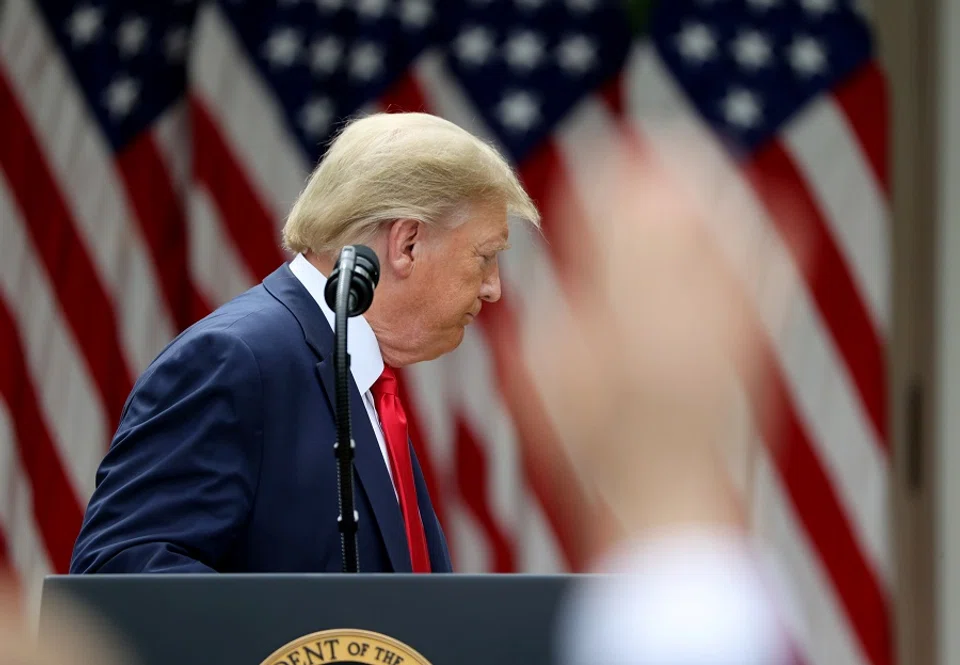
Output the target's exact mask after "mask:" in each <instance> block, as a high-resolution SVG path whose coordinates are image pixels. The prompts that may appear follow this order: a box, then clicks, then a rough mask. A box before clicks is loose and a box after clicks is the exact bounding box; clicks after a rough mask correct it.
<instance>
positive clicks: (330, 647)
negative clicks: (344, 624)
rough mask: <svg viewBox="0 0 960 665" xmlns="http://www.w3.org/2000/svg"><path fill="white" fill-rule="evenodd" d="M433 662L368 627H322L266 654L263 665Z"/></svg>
mask: <svg viewBox="0 0 960 665" xmlns="http://www.w3.org/2000/svg"><path fill="white" fill-rule="evenodd" d="M329 663H354V664H357V665H359V664H364V665H431V664H430V662H429V661H428V660H427V659H426V658H424V657H423V656H422V655H421V654H420V653H419V652H417V650H416V649H413V648H411V647H409V646H407V645H406V644H404V643H403V642H400V641H398V640H395V639H393V638H392V637H388V636H386V635H381V634H380V633H374V632H371V631H368V630H357V629H353V628H349V629H348V628H345V629H335V630H322V631H319V632H316V633H310V634H309V635H304V636H303V637H299V638H297V639H295V640H293V641H292V642H288V643H287V644H285V645H283V646H282V647H280V648H279V649H277V650H276V651H274V652H273V653H272V654H270V655H269V656H267V657H266V658H265V659H264V660H263V662H262V663H261V664H260V665H328V664H329Z"/></svg>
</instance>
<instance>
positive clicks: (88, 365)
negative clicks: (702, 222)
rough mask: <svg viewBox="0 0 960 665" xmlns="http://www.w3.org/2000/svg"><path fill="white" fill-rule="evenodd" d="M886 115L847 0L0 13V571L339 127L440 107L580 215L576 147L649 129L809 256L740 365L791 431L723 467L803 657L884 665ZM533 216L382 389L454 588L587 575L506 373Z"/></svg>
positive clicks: (273, 254) (403, 1) (88, 467)
mask: <svg viewBox="0 0 960 665" xmlns="http://www.w3.org/2000/svg"><path fill="white" fill-rule="evenodd" d="M886 108H887V96H886V90H885V80H884V75H883V73H882V72H881V70H880V68H879V67H878V64H877V61H876V58H875V54H874V51H873V42H872V36H871V32H870V28H869V20H868V17H867V15H866V10H865V8H864V7H863V6H861V5H860V4H859V3H855V2H852V1H850V0H665V1H664V2H660V3H655V2H649V1H642V0H640V1H637V0H635V1H633V2H621V1H614V0H608V1H606V2H605V1H603V0H464V1H463V2H451V1H448V0H444V2H440V1H439V0H277V1H276V2H267V1H266V0H249V1H242V0H219V1H198V0H186V1H176V2H164V3H158V2H146V1H144V2H133V1H125V2H119V1H113V0H85V1H81V2H75V1H73V0H46V1H44V2H32V1H29V0H6V2H3V3H0V127H2V128H3V129H2V132H3V133H2V140H0V359H2V364H0V559H5V560H6V562H7V564H8V565H9V567H10V568H11V570H12V571H13V572H14V574H15V576H16V577H17V578H18V579H19V581H20V583H21V587H22V589H23V592H24V597H25V598H26V599H27V601H28V607H30V608H33V609H35V608H36V603H37V599H38V592H39V583H40V580H41V579H42V577H43V575H45V574H48V573H52V572H64V571H66V570H67V567H68V562H69V558H70V553H71V549H72V545H73V539H74V537H75V535H76V533H77V531H78V529H79V525H80V521H81V517H82V511H83V507H84V505H85V502H86V500H87V498H88V497H89V495H90V493H91V492H92V489H93V483H94V473H95V469H96V467H97V464H98V462H99V460H100V458H101V456H102V454H103V452H104V449H105V447H106V445H107V444H108V442H109V440H110V438H111V435H112V433H113V429H114V427H115V425H116V422H117V420H118V416H119V412H120V409H121V408H122V405H123V402H124V400H125V398H126V396H127V394H128V392H129V390H130V388H131V385H132V382H133V379H134V378H135V376H136V375H137V374H138V372H140V371H141V370H142V369H143V368H144V367H145V366H146V365H147V364H148V363H149V362H150V360H151V359H152V358H153V357H154V355H155V354H156V353H157V352H158V351H159V349H160V348H161V347H162V346H163V344H164V343H165V342H167V341H168V340H169V339H171V338H172V337H173V336H174V335H175V333H176V332H177V331H179V330H181V329H183V328H184V327H185V326H187V325H189V324H190V323H192V322H193V321H195V320H197V319H198V318H200V317H201V316H203V315H204V314H206V313H208V312H209V311H211V310H212V309H213V308H214V307H216V306H217V305H218V304H220V303H222V302H224V301H226V300H227V299H229V298H231V297H232V296H234V295H236V294H238V293H240V292H242V291H243V290H245V289H246V288H248V287H249V286H251V285H253V284H255V283H257V282H258V281H259V280H260V279H261V278H263V277H264V276H265V275H266V274H268V273H269V272H270V271H272V270H273V269H274V268H275V267H276V266H277V265H279V264H280V263H281V262H282V261H284V260H285V259H287V258H289V257H285V256H284V254H283V253H282V250H281V249H280V247H279V228H280V225H281V224H282V221H283V219H284V217H285V215H286V212H287V211H288V209H289V207H290V205H291V203H292V201H293V200H294V198H295V197H296V195H297V193H298V191H299V189H300V188H301V187H302V185H303V183H304V180H305V176H306V174H307V173H308V172H309V170H310V168H311V166H312V165H313V164H314V163H315V162H316V160H317V159H318V158H320V157H321V156H322V151H323V145H324V143H325V141H326V139H327V138H328V137H329V136H330V134H331V132H332V131H334V130H335V128H336V127H337V124H338V123H339V122H340V121H341V120H342V119H343V118H346V117H349V116H352V115H356V114H358V113H365V112H369V111H375V110H380V109H387V110H426V111H429V112H432V113H436V114H438V115H442V116H444V117H446V118H449V119H450V120H453V121H454V122H457V123H458V124H460V125H462V126H464V127H466V128H467V129H469V130H470V131H472V132H474V133H475V134H477V135H479V136H482V137H484V138H486V139H488V140H490V141H493V142H494V143H495V144H497V145H498V146H499V147H500V148H501V149H502V150H503V151H504V153H505V154H506V155H508V156H509V158H510V159H511V160H512V161H513V162H514V163H515V164H516V166H517V168H518V170H519V172H520V174H521V176H522V178H523V180H524V183H525V185H526V187H527V188H528V191H529V192H530V193H531V195H532V196H533V197H534V198H535V200H537V201H540V202H543V201H545V200H546V199H547V198H548V194H549V192H550V190H551V188H553V187H563V188H565V189H566V190H568V191H571V192H574V193H575V194H576V197H577V200H578V201H579V202H580V203H581V204H582V206H583V208H584V210H589V209H590V208H591V206H593V205H596V201H595V200H593V199H592V198H591V196H592V192H591V191H590V189H589V188H588V187H586V186H585V184H584V183H585V175H586V174H584V172H583V166H582V160H581V159H579V157H581V156H582V155H583V154H585V153H586V152H588V151H590V150H597V149H602V146H603V145H604V143H605V142H616V141H620V140H622V138H623V136H622V132H623V131H624V128H626V131H628V132H629V134H630V135H631V137H632V139H635V140H638V141H640V142H641V143H643V144H645V145H646V146H648V147H650V148H652V149H653V150H658V151H660V153H661V157H662V158H663V159H664V160H666V161H669V160H670V159H671V154H670V151H669V150H668V149H667V148H666V144H665V143H662V142H661V138H660V136H661V135H660V133H659V132H657V131H656V128H657V127H659V126H660V123H661V122H663V121H669V122H670V123H672V124H673V125H680V126H682V127H684V128H685V129H686V130H688V131H690V132H693V133H695V134H697V135H698V136H701V137H702V138H703V139H704V140H705V142H706V143H707V144H708V145H709V146H710V150H709V152H708V155H707V156H706V157H705V159H707V160H712V161H713V163H712V164H711V165H712V166H714V167H716V168H715V170H714V172H716V173H722V174H723V176H722V177H721V178H720V180H719V181H718V182H717V187H718V191H721V192H723V196H724V198H725V200H726V201H728V202H730V203H731V204H736V205H739V206H742V207H743V208H744V209H745V210H749V211H750V215H749V218H750V219H749V220H748V221H749V222H750V223H751V224H754V225H755V228H756V229H757V230H758V232H760V233H762V234H763V238H764V241H765V242H768V243H769V244H770V246H772V247H774V248H775V249H776V251H778V252H781V253H782V255H783V256H784V257H785V258H787V259H791V258H793V255H792V253H791V252H792V251H793V249H792V245H791V244H790V243H789V242H787V241H786V239H785V237H784V234H783V232H784V229H785V228H786V219H787V216H788V215H789V216H790V217H791V218H793V219H797V218H798V217H799V219H800V221H801V223H802V225H803V232H804V233H805V235H806V236H807V237H808V238H810V239H812V241H813V244H814V245H815V249H816V251H817V253H816V261H815V262H814V263H813V264H812V265H809V264H806V263H805V264H804V265H803V267H802V268H801V267H800V264H799V262H794V263H793V264H792V265H794V266H796V268H795V269H794V270H793V272H792V273H791V275H790V278H791V279H792V280H794V282H795V283H797V284H799V285H800V286H801V287H802V298H801V299H800V300H799V302H798V303H797V304H796V305H795V307H794V311H793V312H792V315H793V321H794V322H795V325H793V326H792V327H791V328H790V330H789V331H788V333H787V334H786V335H775V334H773V332H774V331H772V330H771V331H769V332H770V334H769V335H768V337H767V339H769V344H768V348H766V349H764V351H765V352H766V353H768V354H769V357H770V358H771V359H772V360H773V361H774V363H775V366H776V368H777V381H776V385H775V391H774V393H775V397H776V398H777V399H778V400H779V401H780V403H781V404H783V405H784V406H785V408H786V412H787V414H788V417H787V418H786V419H785V421H784V422H783V423H782V424H781V425H780V426H779V428H778V429H777V430H776V431H756V430H755V429H753V428H750V427H748V428H747V433H746V434H745V435H744V437H745V438H751V437H756V438H758V439H760V440H762V441H764V442H774V441H775V442H777V444H778V448H777V452H776V454H773V453H770V452H768V451H767V450H766V449H765V448H764V447H762V446H761V447H760V453H759V454H758V455H756V456H755V457H751V458H749V459H747V460H746V462H745V464H742V465H740V467H739V468H740V470H741V471H743V470H744V469H746V472H745V473H741V474H740V475H741V479H746V480H745V481H744V482H743V483H742V490H743V493H744V494H743V496H744V500H745V504H746V505H747V506H748V507H749V509H750V510H749V512H750V515H751V521H752V524H753V525H754V527H755V529H756V530H757V532H758V533H759V534H760V535H762V536H763V537H764V538H765V539H767V541H768V542H770V543H772V545H773V547H774V550H775V552H776V553H777V555H778V557H779V561H780V564H781V566H782V568H783V571H784V573H785V574H786V576H787V578H788V579H789V580H790V582H791V584H792V585H793V587H794V590H795V592H796V602H795V604H794V605H793V607H792V610H791V611H789V612H788V613H787V617H786V621H787V623H788V625H789V627H790V628H791V630H792V631H793V632H794V635H795V637H796V641H797V645H798V651H799V654H800V658H801V660H802V661H803V662H804V663H807V664H808V665H827V664H829V665H839V664H848V663H849V664H857V665H860V664H862V665H887V664H888V663H891V662H892V661H893V655H892V654H893V649H892V646H891V630H890V621H891V619H890V615H891V611H890V608H891V600H890V598H891V589H892V586H893V577H892V575H893V566H892V564H891V558H892V557H891V546H890V539H889V537H888V535H887V528H888V524H889V514H888V509H887V495H888V483H889V478H890V473H889V466H890V453H889V449H890V446H889V435H888V431H887V402H886V398H885V395H886V376H887V369H886V364H885V361H884V356H885V346H886V338H887V331H888V328H889V325H890V265H889V262H890V251H889V242H890V231H889V228H888V225H889V222H888V209H889V180H888V174H887V145H886V134H887V129H888V120H887V111H886ZM787 207H789V210H787ZM544 227H545V229H544V237H543V238H541V237H539V236H537V235H536V234H533V233H522V232H518V233H515V234H513V236H514V237H513V238H512V242H513V245H514V249H512V250H511V251H510V252H507V253H506V255H505V256H504V257H503V262H502V276H503V280H504V298H503V301H502V302H501V303H499V304H498V305H496V306H494V307H489V308H486V309H485V310H484V315H483V316H482V317H481V322H480V325H479V326H477V327H471V328H470V329H468V333H467V335H466V338H465V340H464V342H463V345H462V346H461V347H460V348H459V349H458V350H457V351H456V352H455V353H453V354H451V355H450V356H447V357H445V358H443V359H440V360H438V361H435V362H432V363H427V364H424V365H417V366H413V367H412V368H409V369H408V370H407V371H405V372H404V375H403V381H404V385H405V393H406V395H407V400H408V402H409V404H410V405H411V406H410V411H411V416H412V421H413V422H412V425H413V430H414V438H415V443H416V445H417V446H418V448H419V454H420V458H421V460H422V461H423V462H424V466H425V473H426V475H427V478H428V482H429V484H430V486H431V488H432V493H433V496H434V501H435V503H436V504H438V505H439V510H440V514H441V519H442V521H443V523H444V525H445V528H446V531H447V534H448V537H449V540H450V544H451V549H452V552H453V556H454V559H455V566H456V568H457V570H460V571H501V572H503V571H535V572H558V571H569V570H579V569H581V568H582V566H583V565H584V557H585V556H586V553H585V552H584V551H582V548H581V547H580V544H579V543H578V541H577V540H576V539H575V538H573V537H572V533H573V532H574V527H575V525H573V524H572V523H571V515H577V514H580V513H579V512H578V510H577V509H578V508H579V507H581V506H583V505H584V504H585V502H586V497H585V496H584V495H583V492H582V490H581V489H580V485H579V484H578V482H577V475H576V472H575V470H574V469H573V468H572V467H571V466H570V464H569V462H568V461H567V459H566V457H565V456H564V455H563V454H562V453H561V452H560V449H559V448H558V447H557V446H558V445H559V444H558V443H557V442H556V437H554V436H552V434H551V430H550V426H549V422H547V421H546V420H545V418H544V416H543V414H542V412H541V411H540V410H538V409H537V408H535V406H534V405H533V404H532V403H531V400H530V399H529V397H530V395H531V392H532V391H531V389H530V382H529V377H528V376H527V373H526V369H525V368H524V366H523V364H522V362H520V360H519V359H520V353H519V349H520V348H522V345H524V344H531V343H536V340H535V339H531V336H530V334H529V331H530V329H531V326H530V324H531V321H532V318H533V317H534V316H535V309H536V308H535V305H536V304H538V303H542V302H555V301H557V299H560V298H562V295H561V293H562V290H561V288H560V280H561V279H562V275H561V272H562V271H561V268H562V266H561V265H559V261H558V260H557V254H556V253H555V248H554V247H553V246H552V245H551V244H550V243H549V240H550V238H551V219H550V217H549V215H548V216H547V217H546V218H545V220H544ZM714 231H715V232H716V238H717V241H718V242H719V243H721V244H722V243H723V237H724V233H723V229H722V228H715V229H714ZM731 258H735V257H731ZM743 265H746V264H745V263H743V262H737V261H736V260H732V261H731V267H732V269H733V270H734V271H735V272H737V271H739V272H737V274H738V275H739V276H740V277H741V278H742V279H743V284H744V288H745V292H747V293H749V294H751V295H753V296H754V297H759V296H760V295H761V291H762V284H759V281H760V280H758V277H757V276H756V275H750V274H746V273H745V272H744V269H742V266H743ZM755 324H756V325H758V326H761V327H763V326H767V325H768V322H767V321H765V320H763V318H762V317H761V316H760V315H759V314H758V317H757V320H756V321H755ZM558 361H562V360H561V359H558ZM747 413H748V414H749V408H748V409H747ZM748 420H749V415H748Z"/></svg>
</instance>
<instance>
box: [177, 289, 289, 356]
mask: <svg viewBox="0 0 960 665" xmlns="http://www.w3.org/2000/svg"><path fill="white" fill-rule="evenodd" d="M298 331H299V325H298V324H297V322H296V319H295V318H294V317H293V315H292V314H291V313H290V312H289V310H287V308H286V307H284V306H283V305H282V304H281V303H280V302H279V301H277V299H276V298H274V297H273V296H271V295H270V294H269V293H268V292H267V290H266V289H264V288H263V286H262V285H260V286H256V287H254V288H252V289H250V290H249V291H247V292H246V293H244V294H242V295H240V296H237V297H236V298H234V299H233V300H230V301H229V302H227V303H225V304H223V305H221V306H220V307H218V308H217V309H216V310H214V311H213V312H211V313H210V314H208V315H207V316H205V317H204V318H202V319H200V320H199V321H197V322H196V323H195V324H193V325H192V326H190V327H189V328H187V329H186V330H184V331H183V332H182V333H181V334H180V335H179V336H178V337H177V339H175V340H174V341H173V342H172V343H171V345H176V344H177V343H181V344H182V343H185V342H186V343H189V342H191V341H192V340H194V339H196V338H199V337H211V336H213V337H224V338H233V339H235V340H236V341H239V342H243V343H244V344H245V345H246V346H247V347H249V348H250V349H251V350H252V351H254V352H255V353H258V354H259V352H261V351H263V350H264V349H268V348H270V347H272V346H275V345H276V344H277V342H278V341H281V340H286V339H287V338H290V339H295V338H293V337H291V336H292V335H296V334H297V333H298Z"/></svg>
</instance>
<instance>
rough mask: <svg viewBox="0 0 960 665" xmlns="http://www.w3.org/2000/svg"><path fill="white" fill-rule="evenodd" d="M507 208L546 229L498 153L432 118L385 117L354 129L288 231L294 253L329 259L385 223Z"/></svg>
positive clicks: (332, 151) (338, 142)
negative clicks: (477, 207) (483, 205)
mask: <svg viewBox="0 0 960 665" xmlns="http://www.w3.org/2000/svg"><path fill="white" fill-rule="evenodd" d="M485 201H495V202H498V203H505V204H506V206H507V211H508V214H510V215H511V216H512V217H515V218H520V219H522V220H525V221H527V222H529V223H531V224H533V225H534V226H536V227H538V228H539V225H540V214H539V213H538V211H537V208H536V206H535V205H534V204H533V201H531V200H530V197H529V196H528V195H527V193H526V192H525V191H524V189H523V186H522V185H521V184H520V181H519V179H518V178H517V176H516V174H515V173H514V171H513V169H512V168H511V167H510V165H509V164H508V163H507V161H506V160H505V159H504V158H503V157H502V156H501V155H500V154H499V153H498V152H497V150H496V149H494V148H493V147H491V146H490V145H488V144H487V143H485V142H483V141H481V140H480V139H478V138H477V137H475V136H473V135H472V134H470V133H469V132H467V131H465V130H463V129H461V128H460V127H458V126H457V125H455V124H453V123H452V122H449V121H447V120H444V119H442V118H439V117H437V116H433V115H429V114H426V113H377V114H374V115H369V116H366V117H364V118H360V119H358V120H354V121H352V122H350V123H348V124H347V125H346V126H345V127H344V128H343V130H342V131H341V132H340V133H339V135H338V136H337V137H336V139H335V140H334V141H333V142H332V143H331V144H330V147H329V149H328V150H327V153H326V155H325V156H324V158H323V159H322V160H321V162H320V163H319V164H318V165H317V167H316V168H315V169H314V171H313V173H312V174H311V175H310V178H309V180H308V181H307V185H306V187H305V188H304V190H303V191H302V192H301V194H300V196H299V197H298V198H297V200H296V202H295V203H294V205H293V208H292V209H291V211H290V214H289V215H288V216H287V221H286V224H285V225H284V228H283V242H284V246H285V247H286V248H287V249H289V250H290V251H292V252H305V251H307V250H311V251H313V252H315V253H317V254H320V255H324V254H327V255H328V254H330V253H333V252H337V251H339V249H340V248H341V247H343V246H344V245H348V244H351V243H357V242H367V241H369V239H370V238H371V237H372V236H373V234H374V233H375V232H376V230H377V229H378V228H379V227H380V225H381V224H382V223H384V222H389V221H392V220H395V219H416V220H419V221H421V222H424V223H426V224H440V223H442V222H444V221H447V220H449V218H450V217H451V216H450V215H449V213H452V212H454V211H455V210H456V209H457V207H458V206H460V205H462V204H464V203H469V202H485Z"/></svg>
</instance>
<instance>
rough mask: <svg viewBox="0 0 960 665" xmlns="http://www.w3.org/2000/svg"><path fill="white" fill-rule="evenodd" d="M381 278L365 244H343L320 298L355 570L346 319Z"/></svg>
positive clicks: (344, 532)
mask: <svg viewBox="0 0 960 665" xmlns="http://www.w3.org/2000/svg"><path fill="white" fill-rule="evenodd" d="M379 281H380V261H379V260H378V259H377V255H376V253H375V252H374V251H373V250H372V249H370V248H369V247H366V246H365V245H347V246H346V247H344V248H343V249H342V250H341V251H340V258H339V259H338V260H337V265H336V267H334V269H333V270H332V271H331V273H330V277H328V278H327V285H326V287H324V289H323V299H324V300H326V302H327V305H329V306H330V309H332V310H333V316H334V325H333V336H334V344H333V368H334V384H335V390H334V397H335V400H334V402H335V405H336V407H335V408H336V423H337V443H336V445H335V446H334V449H333V450H334V456H335V457H336V459H337V494H338V496H339V504H340V515H339V516H338V517H337V524H338V528H339V530H340V547H341V556H342V564H343V572H345V573H358V572H360V556H359V552H358V551H357V529H358V520H359V517H358V515H357V511H356V508H355V503H354V496H353V457H354V451H355V449H356V443H355V442H354V440H353V435H352V432H351V427H350V355H349V354H348V353H347V320H348V319H349V318H350V317H351V316H359V315H360V314H363V313H364V312H366V311H367V309H369V308H370V304H371V303H372V302H373V290H374V289H375V288H376V286H377V283H378V282H379Z"/></svg>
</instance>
